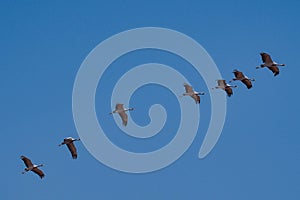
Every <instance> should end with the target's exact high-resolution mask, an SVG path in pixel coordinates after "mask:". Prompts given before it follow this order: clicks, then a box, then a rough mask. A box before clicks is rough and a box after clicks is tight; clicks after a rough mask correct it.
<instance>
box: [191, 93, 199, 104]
mask: <svg viewBox="0 0 300 200" xmlns="http://www.w3.org/2000/svg"><path fill="white" fill-rule="evenodd" d="M192 98H193V99H194V100H195V102H196V104H199V103H200V96H199V95H198V94H193V95H192Z"/></svg>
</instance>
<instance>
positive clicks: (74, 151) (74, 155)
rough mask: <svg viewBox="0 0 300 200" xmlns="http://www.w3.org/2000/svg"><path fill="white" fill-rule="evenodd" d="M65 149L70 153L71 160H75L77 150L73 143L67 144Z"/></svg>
mask: <svg viewBox="0 0 300 200" xmlns="http://www.w3.org/2000/svg"><path fill="white" fill-rule="evenodd" d="M67 147H68V149H69V151H70V152H71V155H72V158H73V159H76V158H77V150H76V147H75V145H74V142H70V143H68V144H67Z"/></svg>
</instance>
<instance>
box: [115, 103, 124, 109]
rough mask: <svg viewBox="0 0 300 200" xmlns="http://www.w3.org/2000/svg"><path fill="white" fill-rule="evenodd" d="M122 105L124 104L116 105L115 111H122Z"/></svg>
mask: <svg viewBox="0 0 300 200" xmlns="http://www.w3.org/2000/svg"><path fill="white" fill-rule="evenodd" d="M123 105H124V104H121V103H118V104H116V110H124V107H123Z"/></svg>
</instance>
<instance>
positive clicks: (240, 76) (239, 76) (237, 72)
mask: <svg viewBox="0 0 300 200" xmlns="http://www.w3.org/2000/svg"><path fill="white" fill-rule="evenodd" d="M233 73H234V76H235V77H236V78H239V79H240V78H244V77H245V76H244V74H243V72H240V71H238V70H236V71H234V72H233Z"/></svg>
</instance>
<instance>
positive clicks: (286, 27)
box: [0, 0, 300, 200]
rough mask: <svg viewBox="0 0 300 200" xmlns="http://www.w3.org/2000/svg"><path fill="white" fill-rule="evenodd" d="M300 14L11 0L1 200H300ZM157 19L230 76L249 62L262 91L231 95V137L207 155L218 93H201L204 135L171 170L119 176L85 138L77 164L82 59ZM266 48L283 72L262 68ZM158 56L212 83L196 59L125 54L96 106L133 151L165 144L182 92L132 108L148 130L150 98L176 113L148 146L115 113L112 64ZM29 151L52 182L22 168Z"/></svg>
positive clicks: (235, 4)
mask: <svg viewBox="0 0 300 200" xmlns="http://www.w3.org/2000/svg"><path fill="white" fill-rule="evenodd" d="M299 9H300V2H299V1H296V0H294V1H293V0H290V1H278V0H275V1H267V0H252V1H237V0H228V1H214V0H212V1H196V0H195V1H177V0H174V1H156V0H154V1H106V2H104V1H81V2H74V1H64V2H62V1H51V3H50V1H49V2H48V3H46V2H45V1H43V2H42V1H6V0H5V1H1V3H0V15H1V17H0V24H1V29H0V41H1V42H0V44H1V48H0V52H1V59H0V70H1V72H0V74H1V79H0V88H1V114H0V119H1V126H0V132H1V158H2V161H1V162H2V163H1V172H0V173H1V179H0V198H1V199H21V198H25V199H32V200H35V199H43V200H47V199H49V200H50V199H51V200H52V199H66V198H67V199H73V200H78V199H149V200H150V199H179V200H180V199H210V200H219V199H228V200H239V199H247V200H248V199H249V200H253V199H272V200H282V199H289V200H297V199H299V198H300V131H299V127H298V126H297V123H299V118H298V115H297V114H298V112H299V108H300V106H299V97H300V95H299V94H298V93H297V92H298V90H299V88H298V81H297V78H298V77H297V76H298V73H299V72H300V68H299V66H300V62H299V59H298V57H299V46H300V39H299V36H300V23H299V19H300V13H299ZM147 26H155V27H164V28H169V29H173V30H176V31H180V32H182V33H184V34H186V35H188V36H190V37H192V38H193V39H195V40H196V41H197V42H199V43H200V44H201V45H202V46H203V47H204V48H205V49H206V50H207V52H208V53H209V54H210V56H211V57H212V58H213V59H214V61H215V63H216V64H217V66H218V68H219V70H220V71H221V73H222V76H223V77H224V78H225V79H227V80H229V79H231V78H232V77H233V74H232V71H233V69H240V70H242V71H244V72H245V73H246V74H247V75H248V76H249V77H253V78H255V79H256V81H255V82H254V83H253V85H254V86H253V88H252V89H251V90H246V89H245V87H244V86H243V85H242V84H240V83H236V84H237V85H238V86H239V87H238V88H235V90H234V95H233V96H232V97H230V98H227V100H228V101H227V117H226V122H225V126H224V129H223V132H222V135H221V138H220V140H219V141H218V143H217V145H216V146H215V148H214V149H213V151H212V152H211V153H210V154H209V155H208V156H207V157H206V158H204V159H202V160H200V159H198V151H199V147H200V145H201V144H202V141H203V138H204V133H205V131H206V129H207V127H208V122H209V119H210V98H209V95H206V96H203V97H202V101H201V104H200V110H201V122H200V128H199V131H198V133H197V136H196V139H195V140H194V142H193V144H192V145H191V147H190V148H189V149H188V151H187V152H186V153H185V154H184V155H183V156H182V157H181V158H180V159H179V160H177V161H176V162H175V163H173V164H172V165H170V166H169V167H166V168H164V169H162V170H159V171H155V172H152V173H147V174H129V173H123V172H119V171H116V170H113V169H111V168H109V167H107V166H105V165H103V164H102V163H100V162H99V161H98V160H96V159H95V158H94V157H93V156H92V155H91V154H90V153H89V152H88V151H87V150H86V148H85V147H84V145H83V144H82V143H81V142H77V143H76V145H77V149H78V153H79V155H78V159H77V160H72V159H71V156H70V154H69V152H68V151H67V149H66V147H58V146H57V145H58V144H59V143H60V142H61V141H62V140H63V138H64V137H67V136H72V137H79V136H78V134H77V131H76V128H75V125H74V121H73V115H72V90H73V83H74V80H75V77H76V73H77V71H78V70H79V67H80V65H81V63H82V62H83V60H84V59H85V57H86V56H87V55H88V53H89V52H90V51H91V50H92V49H93V48H94V47H95V46H96V45H98V44H99V43H100V42H101V41H103V40H105V39H107V38H108V37H110V36H112V35H114V34H117V33H119V32H122V31H125V30H128V29H132V28H138V27H147ZM261 51H265V52H268V53H270V54H271V55H272V57H273V59H274V60H275V61H277V62H281V63H285V64H286V67H284V68H280V69H281V73H280V74H279V75H278V76H277V77H273V75H272V73H271V72H270V71H269V70H267V69H260V70H256V69H255V66H257V65H258V64H260V63H261V60H260V56H259V52H261ZM148 62H158V63H163V64H167V65H169V66H174V67H177V68H179V66H181V70H182V73H185V74H187V75H190V76H191V77H190V82H191V83H192V84H193V85H194V87H195V89H197V90H199V91H204V92H206V93H209V91H210V90H211V88H207V87H206V86H205V84H204V82H203V79H202V78H201V76H198V75H197V76H196V75H194V74H193V73H194V72H193V70H191V69H189V68H190V66H189V64H188V63H186V62H184V61H183V60H181V59H179V58H178V57H176V56H175V55H170V54H167V53H166V52H159V51H154V50H153V51H150V50H149V51H148V50H145V51H141V52H135V53H133V54H132V55H130V54H129V55H128V57H125V56H124V57H121V58H120V59H119V60H116V62H114V63H113V65H112V68H111V69H110V71H108V72H107V73H108V74H107V75H108V76H107V77H104V80H103V81H106V83H105V84H107V89H103V90H100V89H99V90H97V95H96V101H97V103H96V110H97V116H98V118H99V119H103V122H104V123H103V124H104V126H105V129H107V130H109V131H110V132H111V134H110V135H108V137H109V138H110V139H111V140H112V141H113V142H114V143H116V144H118V145H119V146H120V147H122V148H124V149H128V150H130V151H136V152H147V151H151V150H155V149H157V148H159V147H161V146H164V145H165V144H166V143H168V141H170V139H172V137H174V135H172V134H173V133H174V132H176V128H177V126H178V125H177V124H178V120H179V119H178V115H179V113H178V112H179V111H177V109H176V108H177V107H178V103H177V99H176V97H174V96H172V95H171V94H169V91H168V90H165V89H164V88H161V87H158V86H155V85H154V86H153V85H152V86H151V85H148V86H145V87H144V88H143V89H141V90H138V91H137V92H136V93H135V94H134V96H133V98H132V100H131V104H132V105H130V106H133V107H135V108H137V109H136V110H134V111H132V113H131V114H132V117H133V119H134V120H135V121H136V123H138V124H140V125H146V124H147V123H149V118H148V116H147V114H146V112H147V110H148V108H149V106H150V105H151V104H153V103H161V104H163V105H164V106H166V110H167V111H168V110H169V111H168V112H170V113H171V114H169V116H168V117H169V118H168V121H167V124H166V127H165V128H166V130H162V132H161V133H160V134H159V136H158V137H153V138H152V139H151V138H150V139H147V140H145V141H143V140H138V139H134V138H130V137H127V136H125V135H124V134H122V132H121V130H120V129H118V127H117V126H116V124H115V123H114V121H113V118H112V117H111V116H109V115H108V114H107V113H109V112H110V110H111V108H110V98H109V97H110V93H109V92H111V87H112V85H113V84H115V79H116V77H119V76H120V75H121V73H122V70H121V71H119V70H118V71H117V70H115V71H113V69H116V68H117V67H118V66H119V67H122V66H123V67H124V69H125V70H129V69H130V68H131V67H132V66H135V65H137V64H143V63H148ZM109 76H111V78H110V77H109ZM178 84H182V83H178ZM104 88H105V87H104ZM211 92H212V91H211ZM213 92H222V91H213ZM154 93H155V94H157V95H153V94H154ZM165 96H166V97H168V98H164V97H165ZM187 98H188V97H187ZM189 102H190V103H194V102H193V100H192V99H190V101H189ZM100 121H101V120H100ZM129 123H130V122H129ZM21 155H26V156H28V157H30V158H31V159H32V161H33V162H34V163H36V164H39V163H44V164H45V166H44V167H43V168H42V170H44V172H45V174H46V176H45V178H44V179H43V180H40V179H39V178H38V177H37V176H36V175H35V174H33V173H28V174H26V175H22V174H21V171H23V169H24V164H23V162H22V161H21V160H20V159H19V157H20V156H21Z"/></svg>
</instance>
